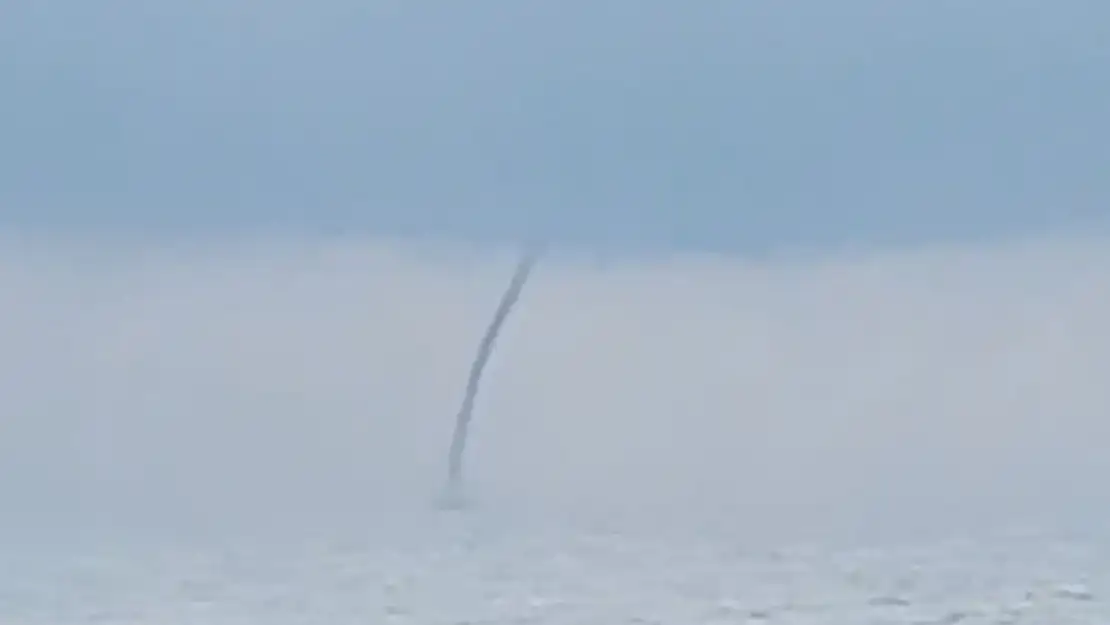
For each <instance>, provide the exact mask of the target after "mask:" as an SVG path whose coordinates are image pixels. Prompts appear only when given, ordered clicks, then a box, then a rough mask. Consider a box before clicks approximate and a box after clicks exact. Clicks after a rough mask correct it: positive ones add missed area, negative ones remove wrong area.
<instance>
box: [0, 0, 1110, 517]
mask: <svg viewBox="0 0 1110 625" xmlns="http://www.w3.org/2000/svg"><path fill="white" fill-rule="evenodd" d="M995 4H996V3H983V2H979V3H970V2H957V1H955V0H934V1H933V2H928V3H924V2H917V3H911V2H903V3H890V2H879V1H877V0H875V1H871V0H848V1H847V2H838V3H816V2H811V3H804V4H801V5H799V4H785V3H766V2H763V3H755V2H735V1H731V2H718V1H716V0H707V1H704V2H697V3H685V4H682V3H675V2H666V3H664V2H657V1H656V0H638V1H637V2H631V1H630V0H595V1H593V2H590V3H585V2H577V1H572V2H560V3H547V4H543V3H515V4H511V5H510V4H509V3H504V4H494V3H491V2H489V1H488V0H476V1H474V2H469V3H462V4H452V5H450V6H438V5H434V4H422V3H414V2H400V1H393V0H388V1H386V0H382V1H379V2H369V3H368V2H353V1H348V0H322V1H321V2H316V3H289V2H271V3H266V4H261V3H253V2H247V1H246V0H219V1H217V0H196V1H194V2H189V3H184V2H177V3H145V4H143V5H142V6H139V5H137V4H135V3H125V2H122V1H120V0H103V1H101V2H95V3H89V2H75V1H59V2H51V3H38V4H33V3H9V5H10V6H5V7H4V8H3V9H2V10H0V83H2V84H3V85H5V87H4V91H3V97H0V137H3V140H2V141H0V309H2V310H3V311H4V319H5V323H4V324H2V325H0V344H2V345H4V349H3V350H0V397H3V398H4V408H3V410H4V414H3V418H2V420H0V428H2V429H0V500H3V501H4V502H5V523H6V524H7V525H6V526H5V527H6V528H7V529H9V530H11V531H9V533H8V536H9V537H10V536H12V535H15V534H13V533H12V532H14V531H15V530H14V529H13V528H16V527H23V528H27V529H28V531H31V530H34V531H46V530H55V531H58V532H63V533H65V532H70V533H72V532H73V531H76V530H77V529H89V528H99V530H103V531H116V532H121V533H123V534H127V535H132V534H133V533H134V532H136V531H139V530H141V529H145V530H150V531H155V532H157V531H173V529H172V528H178V529H181V531H186V528H191V530H190V531H193V530H197V528H205V527H208V528H229V527H232V526H238V527H244V528H248V531H251V532H257V531H261V528H266V527H270V526H275V527H276V526H288V527H294V528H301V529H305V528H315V529H316V531H321V532H327V531H329V530H331V529H335V528H336V527H337V526H340V525H347V526H350V527H355V528H359V529H362V530H365V528H367V527H370V526H372V524H373V522H374V521H382V519H387V518H396V519H406V518H415V517H411V515H417V512H415V511H423V513H428V510H429V509H430V503H431V500H432V499H433V498H434V496H435V495H436V493H437V491H438V489H439V488H440V486H441V480H442V477H443V472H444V470H445V466H444V464H445V458H444V454H445V452H446V447H447V444H448V441H449V438H450V426H451V423H452V420H453V418H454V412H455V410H456V408H457V404H458V401H459V399H460V395H461V392H462V388H463V385H464V383H465V374H466V369H467V367H468V365H469V359H470V357H471V355H472V351H473V350H474V348H475V347H476V343H477V340H478V338H479V336H480V334H481V331H482V330H483V329H484V325H485V323H486V321H487V317H488V315H489V314H490V313H491V312H492V309H493V307H494V306H495V303H496V299H497V297H498V295H499V292H500V289H501V288H503V286H504V284H505V283H506V281H507V280H508V277H509V274H510V273H511V269H512V265H513V260H514V259H513V257H514V255H515V254H516V253H517V246H518V245H519V244H520V242H521V241H524V240H536V239H541V240H544V241H546V242H547V243H548V244H549V254H548V256H546V257H545V258H544V259H543V261H542V263H541V265H540V268H539V269H538V271H537V273H536V274H535V276H534V278H533V282H532V283H531V284H529V286H528V287H527V289H526V291H525V293H524V295H523V298H522V301H521V304H520V309H519V310H518V311H517V313H516V314H515V315H514V316H513V317H512V318H510V320H509V323H508V327H507V328H506V332H505V335H504V336H503V337H502V340H501V341H500V343H499V348H498V351H497V352H496V353H495V354H494V357H493V360H492V362H491V363H490V366H489V369H488V371H487V379H486V381H485V383H484V385H483V395H482V396H481V397H480V398H479V402H478V407H477V414H476V416H475V432H474V433H473V436H472V439H471V440H472V448H471V450H470V452H471V453H470V462H471V464H470V468H469V471H470V475H471V480H472V483H473V485H472V487H473V489H474V492H475V496H476V498H477V499H478V500H479V501H481V502H482V509H483V510H492V511H494V512H491V513H490V514H494V515H495V514H504V515H509V516H511V515H515V514H519V515H521V517H522V518H523V517H528V518H546V519H556V520H558V519H563V518H566V517H574V518H589V519H595V520H596V519H602V520H605V521H606V522H623V521H629V522H631V521H630V520H635V521H636V522H639V523H643V522H648V521H652V522H655V521H658V522H660V523H664V522H672V521H673V522H674V523H675V524H676V525H684V524H685V525H687V526H691V527H698V528H702V529H704V527H706V526H708V525H714V524H716V525H719V526H726V527H730V528H733V529H734V530H735V531H739V532H748V533H750V535H752V536H757V535H762V533H778V534H781V535H789V536H795V537H797V536H803V535H807V534H813V533H820V532H823V531H827V532H834V533H835V532H839V533H841V534H842V535H850V534H853V533H855V534H856V535H861V536H875V535H878V534H883V533H890V534H904V535H909V534H913V533H914V532H927V531H942V530H952V531H961V530H962V529H966V528H973V527H980V526H990V525H994V524H1001V523H1009V522H1011V521H1015V520H1022V519H1026V518H1032V519H1033V520H1034V521H1036V522H1043V523H1047V524H1049V525H1053V524H1060V525H1086V526H1099V527H1103V526H1110V524H1107V523H1106V522H1105V521H1106V520H1107V519H1105V514H1106V510H1107V509H1110V508H1107V506H1105V505H1104V504H1105V502H1104V501H1102V498H1100V492H1098V489H1097V486H1093V484H1096V483H1097V479H1096V478H1095V477H1094V476H1097V475H1101V474H1104V473H1105V471H1106V469H1107V468H1110V467H1107V466H1106V465H1107V462H1108V461H1107V460H1106V459H1105V458H1106V455H1105V453H1104V443H1103V441H1105V440H1106V435H1107V431H1106V430H1107V425H1106V419H1105V416H1106V414H1107V412H1108V410H1110V391H1107V390H1104V389H1106V385H1105V384H1104V379H1103V378H1104V376H1100V375H1099V374H1100V372H1104V371H1106V370H1108V368H1110V338H1107V337H1110V332H1108V331H1107V330H1108V328H1107V326H1106V321H1105V320H1106V319H1110V290H1108V288H1110V287H1107V282H1106V280H1105V276H1106V275H1107V273H1108V272H1110V252H1108V251H1107V250H1110V246H1108V245H1107V242H1108V239H1107V237H1108V234H1107V233H1106V232H1105V228H1104V225H1105V222H1106V220H1105V218H1106V216H1107V208H1106V207H1107V206H1108V204H1107V200H1108V199H1110V177H1107V176H1106V171H1110V167H1108V165H1110V124H1107V123H1106V121H1105V118H1106V111H1110V82H1108V81H1107V80H1106V79H1105V78H1106V75H1107V71H1106V70H1107V67H1110V5H1107V4H1106V3H1105V2H1094V1H1089V2H1082V1H1079V0H1064V1H1061V2H1054V3H1047V2H1040V1H1037V2H1034V1H1032V0H1012V1H1011V2H1008V3H1006V4H1005V5H1004V6H1003V5H1002V4H997V6H998V7H999V8H994V7H995ZM382 522H384V521H382ZM402 523H403V521H402ZM275 531H276V530H275Z"/></svg>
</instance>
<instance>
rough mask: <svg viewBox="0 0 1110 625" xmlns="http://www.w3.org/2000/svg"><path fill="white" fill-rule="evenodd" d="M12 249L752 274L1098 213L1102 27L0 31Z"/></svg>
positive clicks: (530, 22)
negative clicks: (535, 256) (573, 255)
mask: <svg viewBox="0 0 1110 625" xmlns="http://www.w3.org/2000/svg"><path fill="white" fill-rule="evenodd" d="M0 16H2V17H0V59H3V60H2V61H0V81H2V84H3V85H4V92H3V97H2V98H0V137H3V140H2V142H0V224H4V225H7V226H9V227H20V228H33V229H46V230H72V229H75V228H77V229H86V228H92V229H98V230H101V229H118V228H124V229H140V230H156V231H161V232H201V233H225V232H240V231H248V232H253V231H273V230H282V231H293V232H308V233H335V232H343V233H350V232H355V233H360V234H370V235H375V236H377V235H384V236H391V235H398V234H403V235H436V236H448V237H453V238H462V239H468V240H502V241H504V240H512V239H516V238H519V237H522V236H525V235H527V234H537V233H538V234H540V235H542V236H546V237H550V238H552V239H554V240H555V241H556V242H560V243H565V244H583V245H587V246H589V247H598V248H612V247H618V248H623V247H639V246H649V247H665V248H675V247H677V248H694V249H707V248H713V249H723V250H729V251H745V250H746V251H751V250H763V249H770V248H776V247H781V246H808V245H840V244H856V243H861V242H862V243H880V242H882V243H889V242H892V241H893V242H904V241H918V240H935V239H953V238H963V237H976V238H978V237H995V236H999V235H1003V234H1009V233H1014V232H1028V231H1038V230H1042V229H1046V228H1051V229H1058V228H1068V227H1072V226H1073V225H1074V224H1077V223H1084V222H1086V221H1088V220H1091V219H1096V220H1097V219H1099V218H1100V217H1102V216H1103V215H1105V214H1106V212H1107V207H1108V206H1110V203H1108V200H1110V175H1107V173H1106V172H1108V171H1110V122H1107V119H1108V118H1107V112H1108V111H1110V80H1107V78H1106V77H1107V75H1110V4H1107V3H1106V2H1104V1H1101V0H1100V1H1097V2H1096V1H1094V0H1090V1H1083V0H1060V1H1058V2H1044V1H1043V0H1038V1H1034V0H1011V1H1009V2H1006V3H1001V2H978V3H973V2H966V1H955V0H934V1H930V2H898V3H895V2H889V1H884V2H880V1H878V0H848V1H846V2H821V3H818V2H808V3H779V2H767V1H762V2H752V1H736V0H729V1H727V2H726V1H723V0H704V1H701V2H687V3H680V2H673V1H669V2H660V1H657V0H635V1H633V0H594V1H591V2H584V1H579V0H572V1H567V2H548V3H523V2H517V3H511V2H491V1H489V0H475V1H472V2H466V3H420V2H411V1H406V2H401V1H398V0H381V1H374V2H356V1H354V0H320V1H319V2H314V3H294V2H288V1H285V0H281V1H279V2H269V3H259V2H250V1H247V0H219V1H217V0H196V1H193V2H161V3H138V4H137V3H134V2H123V1H122V0H101V1H99V2H78V1H74V0H59V1H57V2H49V3H45V2H44V3H29V2H28V3H8V5H6V6H5V7H4V8H3V10H2V11H0Z"/></svg>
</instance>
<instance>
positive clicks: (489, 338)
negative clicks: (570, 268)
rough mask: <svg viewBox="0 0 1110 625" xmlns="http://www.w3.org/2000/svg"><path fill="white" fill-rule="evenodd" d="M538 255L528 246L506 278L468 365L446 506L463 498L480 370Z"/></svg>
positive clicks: (450, 459) (449, 465)
mask: <svg viewBox="0 0 1110 625" xmlns="http://www.w3.org/2000/svg"><path fill="white" fill-rule="evenodd" d="M538 258H539V251H538V249H537V250H527V251H525V253H524V255H523V256H522V257H521V259H520V262H519V263H517V267H516V271H515V272H514V273H513V278H512V280H511V281H510V282H509V286H508V288H507V289H506V290H505V293H504V295H502V296H501V301H500V302H499V303H498V305H497V310H496V311H495V312H494V314H493V319H492V320H491V321H490V324H489V327H487V328H486V333H485V334H484V335H483V336H482V342H481V343H480V344H479V345H478V353H477V354H476V355H475V357H474V361H473V362H472V363H471V365H470V374H469V376H468V377H467V381H466V393H465V394H464V396H463V401H462V406H461V407H460V408H459V413H458V416H457V417H456V418H455V429H454V431H453V432H452V435H451V447H450V449H449V451H448V458H447V491H446V493H445V501H444V503H445V504H446V505H448V506H458V505H461V504H462V503H463V502H464V494H463V492H462V479H463V459H464V457H465V454H466V440H467V437H468V436H469V434H470V420H471V418H472V416H473V412H474V400H475V399H476V398H477V396H478V387H479V384H480V383H481V381H482V371H483V370H484V369H485V367H486V362H487V361H488V360H489V357H490V355H491V354H492V353H493V348H494V346H495V345H496V343H497V335H498V334H500V332H501V326H502V325H503V324H504V323H505V319H506V318H508V316H509V313H511V312H512V310H513V306H514V305H515V304H516V302H517V300H518V299H519V298H520V292H521V291H522V290H523V289H524V284H525V283H526V282H527V281H528V276H529V274H531V272H532V267H533V266H534V265H535V264H536V261H537V260H538Z"/></svg>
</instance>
